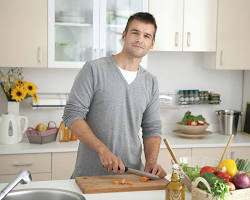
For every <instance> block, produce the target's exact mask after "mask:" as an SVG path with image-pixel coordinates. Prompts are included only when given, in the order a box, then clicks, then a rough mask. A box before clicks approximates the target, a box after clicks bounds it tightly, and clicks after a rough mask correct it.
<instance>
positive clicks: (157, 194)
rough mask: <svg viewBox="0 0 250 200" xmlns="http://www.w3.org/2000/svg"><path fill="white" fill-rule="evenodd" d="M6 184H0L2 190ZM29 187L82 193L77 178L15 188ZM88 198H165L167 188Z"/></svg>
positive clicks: (96, 199) (132, 199) (113, 193)
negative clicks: (76, 181)
mask: <svg viewBox="0 0 250 200" xmlns="http://www.w3.org/2000/svg"><path fill="white" fill-rule="evenodd" d="M5 185H6V184H0V190H2V189H3V188H4V187H5ZM28 188H54V189H63V190H69V191H72V192H77V193H80V194H82V192H81V190H80V189H79V187H78V186H77V184H76V183H75V180H74V179H72V180H58V181H37V182H31V183H29V184H27V185H21V184H19V185H18V186H17V187H16V188H15V190H19V189H28ZM83 196H84V197H85V198H86V199H87V200H117V199H119V200H139V199H143V200H165V199H166V197H165V190H151V191H136V192H112V193H99V194H83ZM185 199H186V200H191V194H190V193H189V192H186V198H185Z"/></svg>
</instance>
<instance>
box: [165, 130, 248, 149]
mask: <svg viewBox="0 0 250 200" xmlns="http://www.w3.org/2000/svg"><path fill="white" fill-rule="evenodd" d="M164 137H166V138H167V140H168V142H169V143H170V145H171V147H172V148H195V147H225V146H226V145H227V142H228V140H229V138H230V135H222V134H219V133H216V132H215V133H212V134H211V135H208V136H206V137H203V138H195V139H194V138H192V139H190V138H183V137H179V136H177V135H175V134H174V133H172V132H169V133H167V134H164V135H163V138H164ZM230 146H231V147H250V134H249V135H245V134H242V133H240V132H239V133H237V134H236V135H235V136H234V138H233V140H232V143H231V145H230ZM161 148H165V145H164V143H162V144H161Z"/></svg>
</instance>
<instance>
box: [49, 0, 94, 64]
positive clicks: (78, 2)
mask: <svg viewBox="0 0 250 200" xmlns="http://www.w3.org/2000/svg"><path fill="white" fill-rule="evenodd" d="M48 10H49V13H48V15H49V17H48V21H49V36H48V40H49V41H48V44H49V54H48V58H49V59H48V62H49V63H48V66H49V67H62V68H63V67H67V68H74V67H75V68H78V67H82V66H83V64H84V62H86V61H87V60H91V59H93V56H94V55H93V52H94V48H97V47H95V46H96V45H97V44H96V42H95V39H94V30H95V28H96V27H95V26H96V24H98V19H99V17H98V12H96V14H95V15H94V12H95V6H94V1H89V0H52V1H49V9H48ZM95 20H96V21H97V23H94V21H95Z"/></svg>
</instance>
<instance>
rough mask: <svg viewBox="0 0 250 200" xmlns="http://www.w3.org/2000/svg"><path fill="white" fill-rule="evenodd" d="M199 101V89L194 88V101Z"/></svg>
mask: <svg viewBox="0 0 250 200" xmlns="http://www.w3.org/2000/svg"><path fill="white" fill-rule="evenodd" d="M199 102H200V96H199V90H194V103H196V104H197V103H199Z"/></svg>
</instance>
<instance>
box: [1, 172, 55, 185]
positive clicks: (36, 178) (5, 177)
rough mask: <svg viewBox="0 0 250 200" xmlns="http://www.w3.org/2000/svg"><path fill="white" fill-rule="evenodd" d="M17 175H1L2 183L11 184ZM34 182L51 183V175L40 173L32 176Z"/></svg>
mask: <svg viewBox="0 0 250 200" xmlns="http://www.w3.org/2000/svg"><path fill="white" fill-rule="evenodd" d="M15 176H16V174H11V175H0V183H9V182H10V181H12V180H13V178H14V177H15ZM31 176H32V181H49V180H51V173H38V174H35V173H33V174H31Z"/></svg>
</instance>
